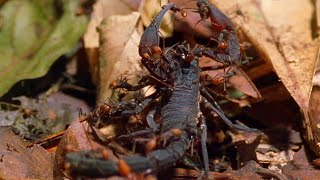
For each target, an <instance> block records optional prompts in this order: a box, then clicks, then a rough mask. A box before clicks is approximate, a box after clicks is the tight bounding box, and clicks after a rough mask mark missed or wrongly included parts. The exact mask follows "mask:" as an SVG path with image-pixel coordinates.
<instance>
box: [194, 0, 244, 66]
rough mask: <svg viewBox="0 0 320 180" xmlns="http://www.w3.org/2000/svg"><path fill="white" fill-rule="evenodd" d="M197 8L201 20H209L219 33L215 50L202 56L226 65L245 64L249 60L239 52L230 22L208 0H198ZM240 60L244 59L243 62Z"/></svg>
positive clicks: (234, 32)
mask: <svg viewBox="0 0 320 180" xmlns="http://www.w3.org/2000/svg"><path fill="white" fill-rule="evenodd" d="M197 6H198V12H199V15H200V17H201V19H202V20H205V19H208V18H210V23H211V25H212V28H213V29H214V30H215V31H217V32H219V36H218V39H217V43H218V47H217V49H215V50H214V51H204V54H205V55H207V56H209V57H211V58H214V59H215V60H218V61H220V62H223V63H225V64H227V65H229V64H231V65H232V64H236V63H239V64H244V63H247V62H248V60H249V58H248V57H247V56H246V54H242V52H241V48H240V43H239V40H238V38H237V35H236V30H235V28H234V26H233V24H232V22H231V20H230V19H229V18H228V17H227V16H226V15H225V14H223V13H222V12H221V11H220V10H219V9H218V8H217V7H215V6H214V5H213V4H211V3H210V2H208V0H198V1H197ZM242 56H243V57H242ZM242 58H244V60H243V61H242Z"/></svg>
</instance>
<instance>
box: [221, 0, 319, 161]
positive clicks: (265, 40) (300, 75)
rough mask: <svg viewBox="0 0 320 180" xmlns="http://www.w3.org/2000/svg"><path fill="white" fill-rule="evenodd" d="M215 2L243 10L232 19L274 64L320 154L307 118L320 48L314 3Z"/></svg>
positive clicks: (282, 1)
mask: <svg viewBox="0 0 320 180" xmlns="http://www.w3.org/2000/svg"><path fill="white" fill-rule="evenodd" d="M215 4H216V5H218V6H219V7H220V8H221V9H224V10H230V9H232V8H233V9H234V8H237V11H240V12H242V15H241V16H240V15H238V16H237V17H235V18H233V22H234V23H235V24H236V25H237V26H238V27H239V28H240V30H241V31H242V32H243V33H244V34H245V35H246V37H248V39H249V40H250V42H251V43H252V44H253V46H254V47H255V48H256V49H257V51H258V52H259V54H260V55H261V56H262V57H263V58H264V59H265V60H267V61H268V62H269V63H271V64H272V66H273V68H274V70H275V72H276V73H277V75H278V76H279V78H280V79H281V81H282V82H283V84H284V85H285V87H286V88H287V89H288V91H289V93H290V94H291V96H292V97H293V98H294V100H295V101H296V102H297V104H298V105H299V107H300V108H301V110H302V113H303V115H304V123H303V124H304V125H305V128H306V139H307V140H308V142H309V144H310V145H311V148H312V149H313V150H314V152H315V153H317V154H318V155H320V153H319V152H320V146H317V144H318V143H319V142H320V141H319V140H320V137H315V136H318V134H319V133H318V132H317V131H318V130H316V129H312V127H316V126H315V124H314V122H312V120H310V119H309V117H307V112H308V106H309V98H310V93H311V88H312V77H313V74H314V69H315V63H316V57H317V50H318V47H319V39H316V40H313V39H312V34H313V33H312V27H311V21H312V18H313V15H314V14H313V12H314V7H313V6H312V2H310V1H299V0H295V1H289V0H279V1H261V0H260V1H249V0H242V1H237V2H235V1H234V2H230V1H228V3H225V2H223V3H222V2H218V1H215ZM244 4H245V6H244ZM288 4H290V6H288ZM246 15H247V16H246ZM244 16H246V17H245V18H244ZM318 139H319V140H318Z"/></svg>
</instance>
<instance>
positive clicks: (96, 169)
mask: <svg viewBox="0 0 320 180" xmlns="http://www.w3.org/2000/svg"><path fill="white" fill-rule="evenodd" d="M199 2H201V3H203V1H199ZM205 5H206V6H209V5H208V4H205ZM202 6H203V5H201V6H199V9H200V7H201V8H203V7H202ZM209 7H210V6H209ZM169 10H172V11H175V12H176V11H180V10H181V9H180V8H178V7H176V6H175V4H174V3H169V4H168V5H166V6H164V7H163V9H162V10H161V11H160V12H159V14H158V15H157V16H156V17H155V18H154V20H153V21H152V23H151V24H150V25H149V26H148V27H147V29H146V30H145V32H144V33H143V35H142V37H141V41H140V44H139V54H140V56H141V57H142V60H141V61H142V64H143V65H144V66H145V67H146V69H147V70H148V71H149V73H150V74H149V75H147V76H146V77H143V78H142V79H141V80H140V81H139V82H138V84H137V85H131V84H129V83H127V82H125V81H122V82H120V83H118V84H117V85H115V88H124V89H127V90H129V91H136V90H139V89H142V88H143V87H146V86H149V85H151V86H154V87H155V89H156V92H155V93H153V94H152V95H150V96H149V97H146V98H145V100H144V102H143V103H142V104H143V105H141V106H137V107H135V106H131V105H130V106H129V105H126V106H124V107H130V108H127V109H126V108H124V109H119V108H118V109H117V108H115V109H117V110H116V111H113V110H112V107H111V106H106V107H104V109H106V111H105V112H104V113H103V117H101V116H99V112H101V108H100V109H98V110H97V111H96V112H95V113H94V115H92V116H91V118H89V119H91V120H93V119H95V118H100V120H101V121H108V120H110V119H112V118H114V117H115V116H117V117H123V116H125V117H129V116H130V115H135V114H140V113H142V112H144V111H146V110H148V111H149V113H147V115H146V116H148V117H149V115H150V114H151V112H153V111H151V110H152V109H156V108H157V107H159V106H160V107H161V112H160V121H161V122H160V134H161V137H165V138H162V139H165V141H166V142H167V143H164V144H165V145H164V147H163V148H162V149H158V150H154V151H151V152H149V153H148V154H147V155H146V156H140V155H137V156H126V157H123V158H122V160H123V161H124V162H125V163H126V164H127V165H128V166H129V167H130V169H131V170H132V171H134V172H153V173H156V172H159V171H161V170H163V169H165V168H168V167H170V166H172V165H173V164H175V163H176V162H177V161H178V160H180V159H181V158H182V157H183V155H184V154H185V152H186V151H187V150H188V148H189V146H190V142H191V141H192V140H193V138H194V137H195V136H196V134H197V124H198V120H199V119H200V120H201V125H200V128H201V129H202V136H201V149H202V151H203V161H204V166H205V172H206V173H207V172H208V171H209V160H208V155H207V150H206V125H205V117H204V116H203V115H201V113H200V105H199V102H200V103H201V104H203V105H204V106H206V108H209V109H210V110H211V111H213V112H215V113H216V114H218V115H219V116H220V117H221V118H222V119H223V120H224V121H225V122H226V124H227V125H228V126H229V127H230V128H233V129H237V130H245V131H251V130H252V129H250V128H247V127H243V126H239V125H235V124H233V123H232V122H231V121H230V120H229V119H228V118H227V117H226V115H225V114H224V113H223V111H222V110H221V109H220V107H219V105H218V104H217V103H216V102H215V100H214V98H213V97H212V96H211V94H210V93H209V92H208V91H207V90H206V87H205V86H203V85H201V82H200V71H201V68H199V60H200V58H201V57H202V56H203V54H206V53H207V54H209V51H210V49H207V48H204V47H194V48H193V49H190V47H189V46H188V45H187V44H186V43H185V42H183V43H178V44H176V45H174V46H172V47H170V48H167V49H165V50H164V51H162V49H161V48H160V47H159V41H160V40H159V38H160V37H159V26H160V24H161V21H162V18H163V16H164V15H165V13H166V12H168V11H169ZM209 10H212V9H209ZM212 11H213V10H212ZM223 17H225V16H223ZM216 18H218V19H219V16H218V17H216ZM220 20H221V21H222V22H225V20H224V19H223V18H222V19H220ZM215 22H216V21H215ZM218 23H220V24H221V25H222V23H221V22H218ZM226 24H229V21H228V22H226ZM229 37H231V36H229ZM223 38H224V36H223ZM211 54H212V53H211ZM230 56H234V54H231V55H230ZM218 58H221V56H218ZM234 58H237V57H234ZM159 104H160V105H159ZM97 112H98V113H97ZM199 117H200V118H199ZM147 119H148V118H147ZM89 123H90V122H89ZM97 124H98V123H97V121H94V120H93V122H91V125H92V126H97ZM151 129H153V130H152V131H151V132H153V133H154V132H155V131H157V130H158V128H157V127H154V128H151ZM177 129H178V130H179V133H178V135H176V134H175V133H172V132H173V130H177ZM143 133H144V132H143ZM136 134H139V133H136ZM79 157H80V158H79ZM96 157H97V156H96V155H94V154H93V153H92V152H70V153H67V154H66V161H67V162H69V163H70V164H71V167H70V169H71V171H72V172H73V173H75V174H77V175H80V176H91V177H107V176H112V175H119V174H121V173H120V169H119V162H114V161H111V160H104V159H101V158H98V159H97V158H96Z"/></svg>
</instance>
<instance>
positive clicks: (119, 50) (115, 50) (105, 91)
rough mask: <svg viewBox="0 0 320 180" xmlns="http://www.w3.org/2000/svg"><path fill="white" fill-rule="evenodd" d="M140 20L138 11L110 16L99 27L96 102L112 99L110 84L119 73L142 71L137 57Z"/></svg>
mask: <svg viewBox="0 0 320 180" xmlns="http://www.w3.org/2000/svg"><path fill="white" fill-rule="evenodd" d="M139 17H140V14H139V13H137V12H133V13H131V14H129V15H125V16H120V15H117V16H111V17H109V18H108V19H105V20H103V22H102V23H101V25H100V26H99V33H100V42H101V46H100V59H99V61H100V63H99V64H100V67H99V68H100V70H99V71H100V82H99V92H98V94H99V97H98V100H100V101H101V102H102V101H105V100H106V99H107V98H109V97H110V96H111V94H112V89H111V88H110V87H109V85H110V83H111V82H112V81H114V80H117V79H118V78H119V77H120V75H121V74H124V73H126V74H137V72H139V71H140V72H141V71H142V68H141V66H140V56H139V54H138V44H139V41H140V37H141V34H140V33H139V32H138V31H137V27H136V26H137V23H138V20H139ZM123 25H126V27H125V28H124V27H123Z"/></svg>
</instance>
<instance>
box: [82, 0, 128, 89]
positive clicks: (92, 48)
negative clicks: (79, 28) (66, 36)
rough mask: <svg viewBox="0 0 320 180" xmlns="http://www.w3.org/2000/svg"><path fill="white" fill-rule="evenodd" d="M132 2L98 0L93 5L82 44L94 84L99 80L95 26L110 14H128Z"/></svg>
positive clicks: (97, 44)
mask: <svg viewBox="0 0 320 180" xmlns="http://www.w3.org/2000/svg"><path fill="white" fill-rule="evenodd" d="M132 3H134V2H128V3H127V2H125V1H106V0H98V1H97V2H96V3H95V4H94V6H93V12H92V13H91V19H90V22H89V24H88V27H87V31H86V33H85V34H84V37H83V39H84V46H85V48H86V53H87V56H88V61H89V70H90V73H91V78H92V81H93V82H94V83H95V84H98V81H99V74H98V73H99V60H98V48H99V46H100V44H99V33H98V31H97V27H98V26H99V25H100V23H101V21H102V20H103V19H104V18H108V17H110V16H112V15H127V14H130V13H131V12H132V11H133V9H132V8H131V4H132ZM122 26H123V24H122Z"/></svg>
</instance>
